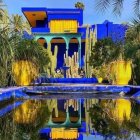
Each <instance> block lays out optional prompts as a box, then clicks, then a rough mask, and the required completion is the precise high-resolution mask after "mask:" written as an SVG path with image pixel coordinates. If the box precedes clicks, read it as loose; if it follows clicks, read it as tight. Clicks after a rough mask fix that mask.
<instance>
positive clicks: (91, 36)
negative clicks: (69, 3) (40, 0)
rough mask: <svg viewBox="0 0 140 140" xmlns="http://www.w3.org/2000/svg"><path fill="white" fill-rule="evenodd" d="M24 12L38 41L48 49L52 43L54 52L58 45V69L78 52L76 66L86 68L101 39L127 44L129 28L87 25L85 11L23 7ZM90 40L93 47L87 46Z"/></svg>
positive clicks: (108, 24) (106, 22) (110, 24)
mask: <svg viewBox="0 0 140 140" xmlns="http://www.w3.org/2000/svg"><path fill="white" fill-rule="evenodd" d="M22 12H23V14H24V15H25V17H26V18H27V20H28V22H29V23H30V25H31V31H32V33H33V35H34V36H35V39H36V40H38V42H40V43H42V44H43V45H44V47H46V48H47V46H48V44H51V51H52V53H54V50H55V45H57V46H58V53H57V56H56V57H57V65H56V67H55V68H60V67H62V66H63V65H64V63H66V62H67V61H68V59H67V58H68V57H71V58H72V57H73V55H75V53H74V52H77V55H78V56H74V57H76V58H77V61H76V62H75V63H78V66H79V68H81V67H83V65H84V63H85V58H84V56H85V55H86V53H87V52H86V50H88V52H90V50H91V47H93V46H94V43H95V42H96V41H97V40H99V39H103V38H108V37H109V38H112V39H113V41H115V42H116V41H119V42H120V41H124V39H125V32H126V30H127V27H126V26H124V25H122V24H113V22H109V21H105V22H104V23H102V24H97V25H88V26H87V25H83V10H82V9H49V8H22ZM87 40H90V43H89V44H90V46H89V45H87V44H88V42H87ZM87 47H88V48H87ZM64 56H65V58H66V59H67V60H66V62H65V61H64ZM69 65H70V64H69Z"/></svg>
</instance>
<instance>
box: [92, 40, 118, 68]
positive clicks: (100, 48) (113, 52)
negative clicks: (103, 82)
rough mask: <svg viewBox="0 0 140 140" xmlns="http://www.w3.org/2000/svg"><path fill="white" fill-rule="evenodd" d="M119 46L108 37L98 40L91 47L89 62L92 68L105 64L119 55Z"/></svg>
mask: <svg viewBox="0 0 140 140" xmlns="http://www.w3.org/2000/svg"><path fill="white" fill-rule="evenodd" d="M119 51H120V48H119V47H116V44H115V43H113V41H112V40H111V39H109V38H106V39H103V40H99V41H97V42H96V43H95V46H93V47H92V51H91V56H90V59H89V63H90V65H91V66H93V67H94V68H96V67H99V66H102V65H103V64H107V63H109V62H111V61H113V60H116V58H118V57H119V55H120V53H119Z"/></svg>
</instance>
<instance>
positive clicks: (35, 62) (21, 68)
mask: <svg viewBox="0 0 140 140" xmlns="http://www.w3.org/2000/svg"><path fill="white" fill-rule="evenodd" d="M48 62H49V57H48V53H47V50H46V49H45V48H44V47H42V46H40V45H39V44H38V43H37V42H36V41H34V40H33V39H23V38H19V39H18V42H17V46H16V47H15V58H14V62H13V64H12V75H13V79H14V81H15V82H16V84H17V85H22V86H23V85H24V86H26V85H29V84H30V83H31V82H32V80H34V79H35V78H37V76H38V74H39V73H41V72H44V71H45V68H46V65H47V64H48Z"/></svg>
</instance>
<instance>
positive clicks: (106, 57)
mask: <svg viewBox="0 0 140 140" xmlns="http://www.w3.org/2000/svg"><path fill="white" fill-rule="evenodd" d="M132 50H133V51H132ZM134 53H136V49H135V50H134V48H132V47H131V46H130V45H127V44H122V43H120V42H119V43H118V42H117V43H116V42H115V43H114V42H113V41H112V40H111V39H109V38H106V39H103V40H99V41H97V42H96V43H95V46H94V47H93V48H92V53H91V57H90V65H92V66H93V67H94V68H99V67H101V66H103V65H106V66H109V67H108V72H109V77H108V78H109V80H111V81H113V82H112V83H113V84H118V85H127V84H128V82H129V81H130V79H131V75H132V69H131V68H132V67H131V66H132V65H131V64H132V56H133V55H134ZM130 54H131V55H130Z"/></svg>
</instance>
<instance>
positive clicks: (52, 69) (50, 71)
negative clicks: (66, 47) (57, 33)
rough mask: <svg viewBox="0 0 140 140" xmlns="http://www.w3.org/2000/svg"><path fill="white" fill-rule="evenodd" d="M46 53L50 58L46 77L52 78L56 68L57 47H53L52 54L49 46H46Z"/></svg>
mask: <svg viewBox="0 0 140 140" xmlns="http://www.w3.org/2000/svg"><path fill="white" fill-rule="evenodd" d="M47 52H48V55H49V58H50V64H49V68H47V70H46V71H47V74H48V76H54V75H55V69H56V67H57V54H58V46H55V48H54V54H53V53H52V51H51V44H48V47H47Z"/></svg>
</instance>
